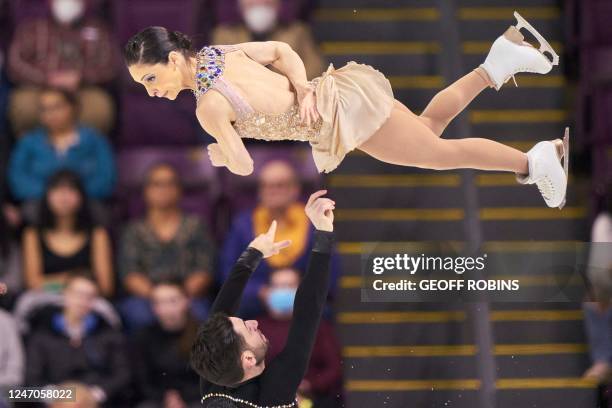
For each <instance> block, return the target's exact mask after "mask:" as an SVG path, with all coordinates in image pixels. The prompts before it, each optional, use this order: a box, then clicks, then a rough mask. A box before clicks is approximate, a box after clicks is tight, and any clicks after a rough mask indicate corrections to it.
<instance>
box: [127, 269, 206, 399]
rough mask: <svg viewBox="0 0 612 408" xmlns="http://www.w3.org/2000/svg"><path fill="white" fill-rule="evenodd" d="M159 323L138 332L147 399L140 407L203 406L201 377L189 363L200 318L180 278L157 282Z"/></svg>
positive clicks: (155, 304)
mask: <svg viewBox="0 0 612 408" xmlns="http://www.w3.org/2000/svg"><path fill="white" fill-rule="evenodd" d="M151 303H152V305H153V312H154V314H155V320H156V321H155V323H154V324H153V325H151V326H149V327H147V328H145V329H143V330H142V331H141V332H140V333H138V335H137V336H136V340H135V342H134V343H135V344H134V346H135V353H134V355H135V357H136V361H135V364H136V367H137V369H136V378H137V382H138V385H139V386H140V391H141V393H142V395H143V397H144V398H143V399H144V402H142V403H141V404H140V405H138V408H166V407H184V408H186V407H197V406H200V389H199V377H198V375H197V374H196V373H195V372H194V371H193V370H192V369H191V367H190V365H189V353H190V349H191V344H192V343H193V340H194V339H195V336H196V333H197V330H198V321H197V320H195V319H194V318H193V317H192V316H191V315H190V312H189V297H188V295H187V293H186V292H185V288H184V287H183V285H182V283H181V282H180V281H173V280H168V281H161V282H159V283H157V284H155V285H154V286H153V289H152V291H151Z"/></svg>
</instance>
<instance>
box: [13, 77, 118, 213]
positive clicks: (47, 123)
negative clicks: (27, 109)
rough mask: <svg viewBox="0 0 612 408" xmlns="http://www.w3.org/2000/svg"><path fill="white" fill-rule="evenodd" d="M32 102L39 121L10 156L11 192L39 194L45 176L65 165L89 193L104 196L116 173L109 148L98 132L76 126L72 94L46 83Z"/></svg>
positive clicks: (29, 195)
mask: <svg viewBox="0 0 612 408" xmlns="http://www.w3.org/2000/svg"><path fill="white" fill-rule="evenodd" d="M35 105H36V106H38V107H40V117H41V123H42V125H43V126H42V127H41V128H38V129H37V130H34V131H32V132H30V133H28V134H27V135H25V136H23V137H22V138H21V139H20V140H19V141H18V143H17V145H16V146H15V149H14V151H13V153H12V154H11V157H10V162H9V170H8V181H9V183H10V187H11V191H12V193H13V195H14V197H15V198H16V199H18V200H21V201H31V200H38V199H40V198H41V197H42V195H43V193H44V191H45V185H46V182H47V178H48V177H49V176H50V175H51V174H53V173H54V172H55V171H56V170H59V169H62V168H69V169H72V170H73V171H75V172H76V173H78V174H79V176H80V177H81V179H82V182H83V185H84V187H85V191H86V192H87V195H88V196H89V197H91V198H92V199H98V200H99V199H104V198H108V197H109V196H110V195H111V193H112V192H113V188H114V185H115V178H116V169H115V161H114V157H113V152H112V150H111V147H110V145H109V144H108V142H107V141H106V139H105V138H104V137H103V136H101V135H100V134H99V133H98V132H97V131H95V130H93V129H92V128H88V127H85V126H81V125H79V123H78V121H77V115H76V112H77V109H78V107H77V101H76V99H75V96H74V94H73V93H71V92H68V91H65V90H60V89H56V88H46V89H45V90H43V91H41V93H40V98H39V100H38V101H36V103H35Z"/></svg>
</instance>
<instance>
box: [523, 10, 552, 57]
mask: <svg viewBox="0 0 612 408" xmlns="http://www.w3.org/2000/svg"><path fill="white" fill-rule="evenodd" d="M514 17H515V18H516V21H517V24H516V29H517V30H519V31H520V29H521V28H524V29H526V30H527V31H529V32H530V33H531V34H532V35H533V36H534V37H535V38H536V39H537V40H538V42H539V43H540V48H539V51H540V52H541V53H542V54H544V52H546V51H548V52H549V53H550V54H551V55H552V61H551V63H552V65H559V55H558V54H557V53H556V52H555V50H554V49H553V47H552V46H551V45H550V44H549V43H548V41H546V40H545V39H544V37H542V35H541V34H540V33H539V32H538V31H537V30H536V29H535V28H533V26H532V25H531V24H529V23H528V22H527V20H525V19H524V18H523V17H521V15H520V14H519V13H518V12H516V11H515V12H514ZM544 55H546V54H544Z"/></svg>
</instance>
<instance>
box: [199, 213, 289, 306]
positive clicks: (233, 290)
mask: <svg viewBox="0 0 612 408" xmlns="http://www.w3.org/2000/svg"><path fill="white" fill-rule="evenodd" d="M275 234H276V220H275V221H272V224H271V225H270V228H269V229H268V231H267V232H265V233H263V234H260V235H258V236H257V237H256V238H255V239H254V240H253V241H251V243H250V244H249V246H248V247H247V249H245V250H244V251H243V252H242V254H241V255H240V257H239V258H238V260H237V261H236V263H235V264H234V266H233V268H232V270H231V272H230V274H229V276H228V277H227V279H226V280H225V282H224V283H223V286H222V287H221V291H219V294H218V295H217V298H216V299H215V302H214V303H213V305H212V308H211V310H210V314H211V316H212V315H213V314H214V313H218V312H222V313H225V314H227V315H233V314H235V313H236V311H237V310H238V307H239V306H240V299H241V297H242V292H243V291H244V287H245V286H246V284H247V282H248V280H249V277H250V276H251V273H253V271H254V270H255V269H256V268H257V266H258V265H259V262H260V261H261V260H262V258H267V257H269V256H272V255H276V254H277V253H278V252H279V251H280V250H281V249H283V248H285V247H287V246H289V245H290V244H291V241H290V240H284V241H281V242H274V235H275Z"/></svg>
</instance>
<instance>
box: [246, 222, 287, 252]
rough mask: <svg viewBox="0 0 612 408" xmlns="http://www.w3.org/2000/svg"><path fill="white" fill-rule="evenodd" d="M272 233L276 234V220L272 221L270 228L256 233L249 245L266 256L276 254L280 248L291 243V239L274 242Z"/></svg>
mask: <svg viewBox="0 0 612 408" xmlns="http://www.w3.org/2000/svg"><path fill="white" fill-rule="evenodd" d="M274 235H276V220H274V221H272V224H270V228H269V229H268V231H267V232H264V233H263V234H260V235H258V236H257V237H256V238H255V239H254V240H253V241H251V243H250V244H249V246H250V247H253V248H255V249H257V250H258V251H260V252H261V253H262V254H263V257H264V258H268V257H270V256H272V255H276V254H278V253H279V252H280V250H281V249H283V248H286V247H288V246H289V245H291V240H289V239H286V240H284V241H281V242H274Z"/></svg>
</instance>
